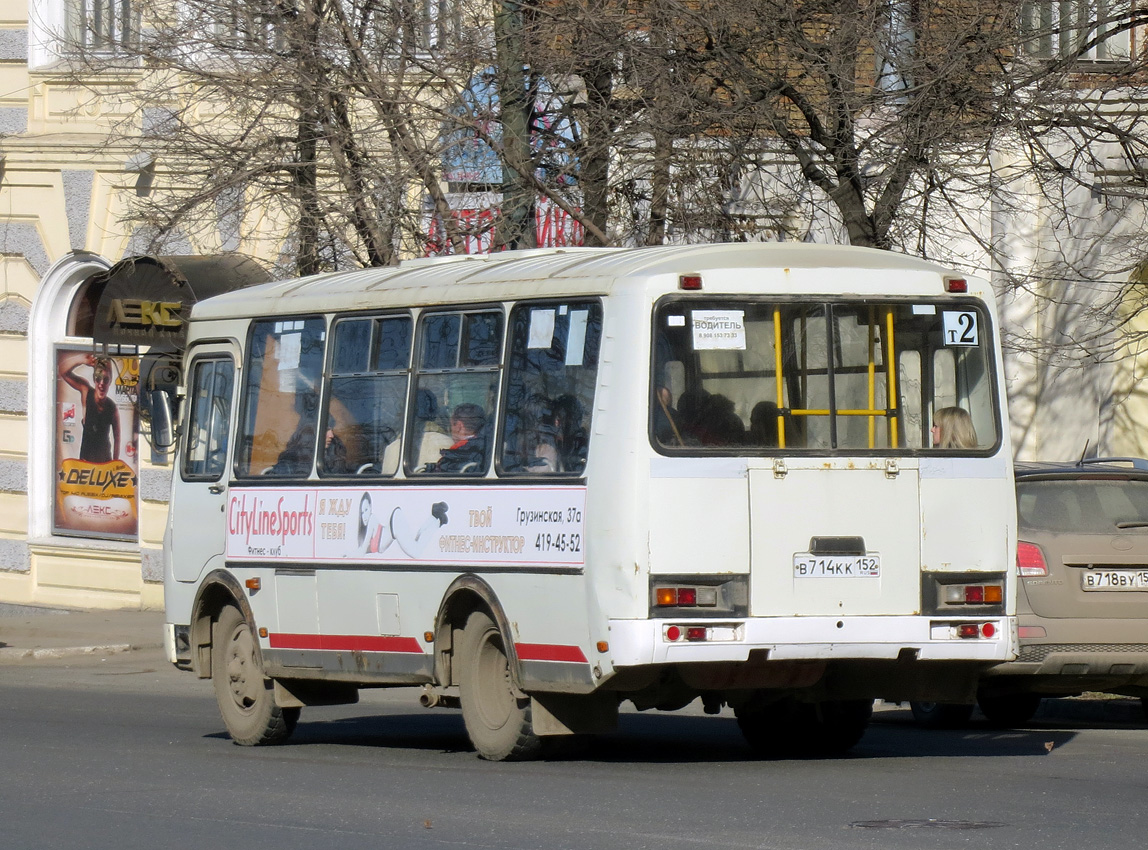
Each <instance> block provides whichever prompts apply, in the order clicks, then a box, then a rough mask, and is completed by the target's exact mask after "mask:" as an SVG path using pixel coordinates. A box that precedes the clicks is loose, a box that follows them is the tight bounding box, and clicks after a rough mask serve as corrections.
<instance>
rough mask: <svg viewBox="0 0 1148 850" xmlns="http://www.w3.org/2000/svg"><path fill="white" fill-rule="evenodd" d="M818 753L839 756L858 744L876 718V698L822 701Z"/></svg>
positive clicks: (818, 720) (819, 709) (819, 710)
mask: <svg viewBox="0 0 1148 850" xmlns="http://www.w3.org/2000/svg"><path fill="white" fill-rule="evenodd" d="M816 709H817V714H818V718H817V724H818V726H819V727H820V728H819V731H818V738H817V746H816V752H817V754H818V755H826V756H837V755H841V754H843V753H846V752H848V751H849V750H851V749H853V747H855V746H856V745H857V743H858V742H859V741H860V740H861V738H862V737H864V735H865V730H866V729H868V728H869V721H870V719H872V717H873V700H871V699H843V700H833V701H831V702H823V703H818V705H817V706H816Z"/></svg>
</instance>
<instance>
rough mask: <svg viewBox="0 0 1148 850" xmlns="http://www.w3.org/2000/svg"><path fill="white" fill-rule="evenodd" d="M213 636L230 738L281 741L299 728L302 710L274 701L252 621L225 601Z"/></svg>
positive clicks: (214, 673)
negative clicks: (257, 656)
mask: <svg viewBox="0 0 1148 850" xmlns="http://www.w3.org/2000/svg"><path fill="white" fill-rule="evenodd" d="M214 628H215V631H214V632H213V634H212V639H211V680H212V683H213V684H214V685H215V699H216V701H217V702H218V703H219V713H220V714H221V715H222V716H223V723H224V725H225V726H226V727H227V732H228V734H229V735H231V739H232V740H233V741H235V743H237V744H242V745H243V746H245V747H253V746H257V745H260V744H278V743H281V742H283V741H286V740H287V738H288V737H290V735H291V733H292V732H293V731H294V730H295V723H296V721H298V719H299V709H297V708H280V707H279V706H277V705H276V704H275V696H274V690H273V688H272V683H271V680H270V679H268V678H267V677H266V676H264V675H263V669H262V667H260V666H259V661H258V660H257V658H256V656H255V637H254V635H252V634H251V625H250V624H249V623H248V622H247V620H246V619H244V617H243V614H242V613H240V611H239V609H238V608H236V607H235V606H234V605H225V606H224V607H223V610H222V611H220V612H219V619H218V620H217V621H216V622H215V627H214Z"/></svg>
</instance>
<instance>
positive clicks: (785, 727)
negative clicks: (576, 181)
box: [165, 244, 1016, 759]
mask: <svg viewBox="0 0 1148 850" xmlns="http://www.w3.org/2000/svg"><path fill="white" fill-rule="evenodd" d="M184 379H185V384H186V386H185V388H184V395H185V403H184V405H183V412H182V415H181V417H180V432H181V436H180V442H179V451H178V456H177V460H176V462H175V474H174V483H173V487H172V499H171V509H170V519H169V525H168V529H167V539H166V546H165V552H166V575H165V591H166V606H167V616H166V621H167V625H166V644H167V650H168V653H169V656H170V659H171V661H172V662H173V663H174V664H176V665H177V666H179V667H180V668H183V669H190V670H193V671H195V672H196V673H197V674H198V675H199V676H200V677H201V678H208V677H210V678H212V679H213V680H214V687H215V692H216V695H217V697H218V700H219V706H220V710H221V712H222V715H223V720H224V721H225V724H226V727H227V729H228V731H229V733H230V734H231V736H232V738H233V739H234V740H235V741H236V742H238V743H241V744H261V743H273V742H278V741H282V740H284V739H285V738H286V737H287V736H288V735H290V733H291V731H292V729H293V728H294V725H295V723H296V720H297V718H298V716H299V712H300V709H301V708H302V707H304V706H307V705H318V704H333V703H341V702H353V701H355V700H357V698H358V692H359V689H360V688H365V687H386V686H422V688H423V691H422V693H421V695H420V700H421V701H422V702H423V704H424V705H429V706H434V705H439V706H444V705H445V706H461V709H462V715H463V719H464V722H465V726H466V729H467V733H468V735H469V737H470V739H471V741H472V742H473V744H474V746H475V748H476V750H477V751H478V753H479V755H481V756H483V757H485V758H488V759H517V758H529V757H533V756H535V755H538V754H539V753H542V752H544V751H546V748H547V747H548V746H550V745H553V744H561V742H562V741H563V740H566V741H570V740H582V738H581V736H583V735H585V734H587V733H593V732H596V731H601V730H606V729H609V728H611V727H612V725H613V724H614V723H615V722H616V719H617V712H618V708H619V705H620V703H621V702H622V701H624V700H629V701H630V702H632V703H633V705H634V706H636V707H637V708H638V709H649V708H658V709H666V710H672V709H678V708H681V707H684V706H686V705H687V704H689V703H691V702H692V701H694V700H696V699H699V698H700V699H701V701H702V703H703V704H704V707H705V710H706V711H707V712H710V713H716V712H718V711H720V710H721V709H722V708H723V707H725V706H728V707H729V708H730V709H732V711H733V713H734V714H735V715H736V717H737V720H738V723H739V725H740V727H741V729H742V730H743V732H744V733H745V736H746V738H747V740H748V741H749V743H750V744H751V745H752V746H753V747H754V748H755V749H756V750H757V751H758V752H760V753H763V754H784V753H794V752H800V753H830V752H837V751H841V750H844V749H847V748H848V747H850V746H852V745H853V744H854V743H856V741H857V740H859V738H860V737H861V735H862V734H863V732H864V729H865V727H866V725H867V723H868V720H869V716H870V713H871V710H872V701H873V699H874V698H884V699H892V700H908V699H914V700H938V701H962V700H963V701H971V699H972V697H973V694H974V689H975V683H976V679H977V676H978V674H979V672H980V671H982V670H983V669H984V668H985V667H987V666H989V665H991V664H994V663H998V662H1001V661H1006V660H1009V659H1011V658H1013V657H1014V645H1015V631H1016V628H1015V619H1014V598H1015V593H1014V591H1015V587H1016V578H1015V566H1014V564H1015V545H1016V527H1015V526H1016V520H1015V501H1014V495H1013V481H1012V469H1011V463H1010V458H1011V452H1010V447H1009V437H1008V428H1007V414H1006V408H1005V397H1004V390H1003V378H1002V372H1001V360H1000V353H999V341H998V331H997V319H996V316H995V309H994V305H993V297H992V292H991V290H990V288H989V286H988V285H987V284H986V283H985V282H984V281H981V280H977V279H975V278H970V277H965V276H963V275H959V274H957V273H955V272H953V271H952V270H950V269H945V268H941V267H939V266H936V265H932V264H930V263H927V262H923V261H920V260H916V259H911V258H908V257H904V256H900V255H897V254H891V253H887V252H880V251H872V250H867V249H857V248H848V247H825V246H812V245H796V244H756V245H746V244H740V245H703V246H687V247H667V248H644V249H632V250H631V249H572V250H537V251H524V252H508V253H503V254H495V255H491V256H482V257H475V256H467V257H457V258H447V259H432V260H416V261H412V262H409V263H403V264H401V265H399V266H397V267H393V268H379V269H365V270H361V271H353V272H348V273H340V274H331V275H326V276H318V277H312V278H303V279H298V280H288V281H283V282H277V283H270V284H266V285H261V286H257V287H253V288H249V289H245V290H242V291H238V292H233V293H230V294H227V295H222V296H219V297H216V298H212V299H209V300H206V301H204V302H202V303H200V304H197V305H196V306H195V309H194V312H193V315H192V319H191V323H190V330H189V337H188V348H187V352H186V356H185V371H184ZM954 410H956V414H955V415H957V416H958V417H959V418H960V419H962V420H963V423H964V426H965V427H964V430H963V432H962V434H963V437H962V440H963V442H959V443H957V444H953V443H952V441H951V440H947V443H948V444H949V447H941V446H934V441H933V439H932V437H931V430H932V429H933V426H934V425H936V424H941V423H938V422H935V421H934V420H935V419H940V418H941V416H940V412H941V411H947V412H946V413H945V414H944V415H945V416H949V417H950V418H951V417H952V415H954ZM934 414H938V415H937V416H934ZM974 431H975V434H974V433H973V432H974ZM570 736H579V737H577V738H571V737H570Z"/></svg>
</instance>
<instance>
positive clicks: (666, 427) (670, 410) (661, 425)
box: [654, 386, 684, 446]
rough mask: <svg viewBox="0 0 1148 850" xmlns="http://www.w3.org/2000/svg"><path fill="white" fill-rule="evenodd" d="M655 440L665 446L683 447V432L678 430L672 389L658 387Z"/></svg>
mask: <svg viewBox="0 0 1148 850" xmlns="http://www.w3.org/2000/svg"><path fill="white" fill-rule="evenodd" d="M654 402H655V404H654V439H656V440H657V441H658V442H659V443H661V444H662V445H665V446H681V445H684V443H683V441H682V432H681V430H680V429H679V428H678V415H679V414H678V412H677V411H676V410H674V396H673V393H671V392H670V388H669V387H666V386H661V387H658V389H657V391H656V392H655V394H654Z"/></svg>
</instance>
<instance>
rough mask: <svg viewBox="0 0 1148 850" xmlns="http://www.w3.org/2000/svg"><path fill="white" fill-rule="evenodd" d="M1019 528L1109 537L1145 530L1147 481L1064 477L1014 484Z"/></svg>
mask: <svg viewBox="0 0 1148 850" xmlns="http://www.w3.org/2000/svg"><path fill="white" fill-rule="evenodd" d="M1016 489H1017V514H1018V518H1019V521H1020V527H1021V529H1026V528H1030V529H1034V530H1038V531H1055V532H1066V533H1078V534H1079V533H1095V534H1110V533H1112V532H1114V531H1116V530H1117V529H1118V528H1123V529H1125V530H1130V529H1132V528H1135V527H1137V524H1138V523H1143V524H1144V525H1145V527H1148V480H1139V479H1129V478H1065V479H1054V480H1046V481H1032V482H1024V481H1018V482H1017V488H1016Z"/></svg>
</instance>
